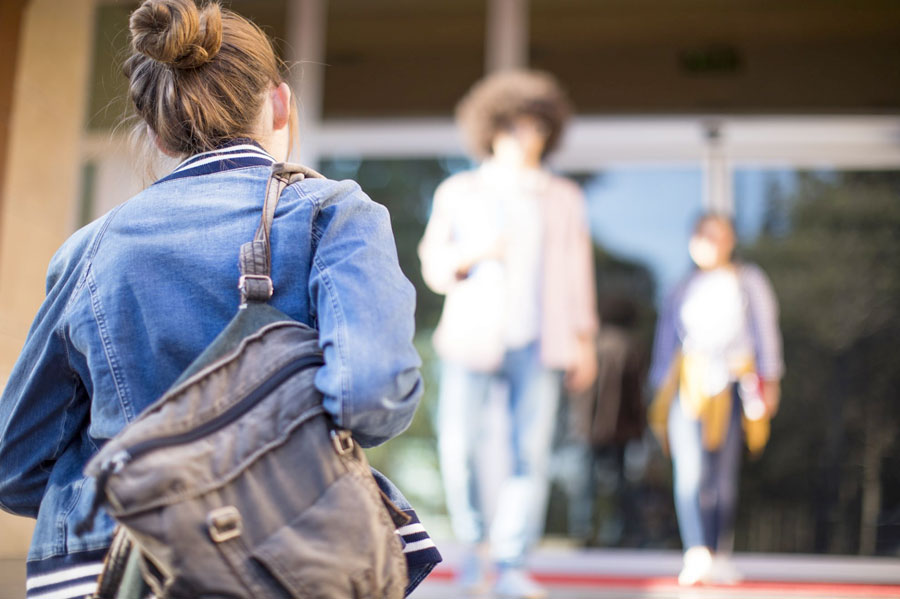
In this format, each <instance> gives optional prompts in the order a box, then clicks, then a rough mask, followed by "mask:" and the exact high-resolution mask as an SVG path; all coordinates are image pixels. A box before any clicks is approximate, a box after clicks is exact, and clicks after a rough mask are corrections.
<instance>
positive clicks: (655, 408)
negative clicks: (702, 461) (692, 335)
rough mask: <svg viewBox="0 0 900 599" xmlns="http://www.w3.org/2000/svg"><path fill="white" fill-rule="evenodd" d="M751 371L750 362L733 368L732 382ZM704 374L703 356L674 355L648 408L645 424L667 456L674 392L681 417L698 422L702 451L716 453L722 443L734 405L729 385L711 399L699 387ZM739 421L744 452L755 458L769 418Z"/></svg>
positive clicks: (765, 437) (763, 443)
mask: <svg viewBox="0 0 900 599" xmlns="http://www.w3.org/2000/svg"><path fill="white" fill-rule="evenodd" d="M754 370H755V365H754V363H753V360H747V361H746V362H745V363H743V364H740V365H739V366H738V367H736V368H735V369H734V371H733V372H732V374H733V375H735V378H739V377H740V376H741V375H744V374H747V373H750V372H754ZM706 371H707V367H706V359H705V358H704V357H703V356H701V355H698V354H687V355H685V354H682V353H681V352H678V353H677V354H675V358H674V359H673V360H672V364H671V366H670V367H669V372H668V374H667V375H666V378H665V380H664V381H663V384H662V385H660V388H659V390H658V391H657V393H656V397H655V398H654V400H653V403H652V404H650V408H649V410H648V414H647V421H648V424H649V426H650V429H651V430H652V431H653V433H654V434H655V435H656V437H657V439H659V441H660V443H661V444H662V446H663V449H664V451H666V452H667V453H668V437H667V435H668V421H669V409H670V408H671V405H672V401H673V400H674V398H675V393H676V391H677V392H678V396H679V398H680V401H681V406H682V409H683V410H684V411H685V413H686V414H687V415H688V416H689V417H691V418H693V419H695V420H699V421H700V422H701V431H702V435H703V447H704V448H705V449H706V450H708V451H716V450H718V449H719V448H720V447H721V446H722V442H723V441H724V440H725V435H726V434H727V432H728V423H729V422H730V421H731V410H732V406H733V405H734V402H733V400H732V389H731V385H728V386H727V387H725V389H723V390H722V391H721V392H720V393H717V394H715V395H712V396H711V395H709V394H707V393H706V392H705V391H704V385H703V383H704V376H705V373H706ZM742 420H743V427H744V438H745V440H746V443H747V448H748V449H749V450H750V453H751V454H752V455H754V456H756V455H759V454H760V453H762V450H763V449H764V448H765V446H766V443H767V442H768V440H769V431H770V422H769V417H768V416H764V417H763V418H760V419H759V420H750V419H748V418H747V417H746V416H744V415H743V414H742Z"/></svg>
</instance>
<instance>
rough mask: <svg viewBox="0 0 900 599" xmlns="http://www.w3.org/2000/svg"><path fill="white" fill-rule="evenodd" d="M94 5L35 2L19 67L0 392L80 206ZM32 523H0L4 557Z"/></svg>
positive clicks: (89, 0)
mask: <svg viewBox="0 0 900 599" xmlns="http://www.w3.org/2000/svg"><path fill="white" fill-rule="evenodd" d="M93 4H94V0H66V1H65V2H60V1H59V0H31V1H30V2H29V4H28V6H27V8H26V10H25V15H24V21H23V23H22V25H23V27H22V30H21V42H20V46H19V54H18V57H17V60H18V62H17V67H16V76H15V87H14V89H13V98H12V112H11V118H10V128H9V151H8V153H7V163H6V169H5V171H6V177H5V180H4V181H3V192H2V197H3V198H4V202H3V206H2V218H0V382H2V383H4V384H5V381H6V378H7V377H8V375H9V372H10V369H11V368H12V366H13V364H14V363H15V360H16V357H17V355H18V352H19V350H20V348H21V347H22V343H23V341H24V339H25V335H26V333H27V331H28V327H29V326H30V324H31V319H32V318H33V316H34V314H35V312H36V311H37V308H38V306H39V305H40V303H41V300H42V299H43V294H44V275H45V273H46V269H47V263H48V262H49V260H50V257H51V256H52V255H53V252H54V251H55V250H56V248H57V247H58V246H59V245H60V243H62V241H63V240H64V239H65V238H66V236H67V235H68V234H69V233H70V232H71V228H72V221H73V219H72V215H73V210H74V207H75V206H77V202H78V190H79V183H80V181H79V173H80V165H81V142H82V131H83V124H84V111H85V104H86V93H87V82H88V80H89V77H88V75H89V72H88V70H89V63H90V54H91V42H92V39H93V34H92V30H93V27H92V25H93ZM30 529H31V522H30V521H29V520H25V519H21V518H15V517H12V516H8V515H6V514H0V531H2V533H0V557H8V556H18V555H23V554H24V552H25V549H26V546H27V540H28V538H29V536H30Z"/></svg>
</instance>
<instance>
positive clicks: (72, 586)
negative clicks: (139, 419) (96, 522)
mask: <svg viewBox="0 0 900 599" xmlns="http://www.w3.org/2000/svg"><path fill="white" fill-rule="evenodd" d="M403 513H405V514H406V515H407V516H409V518H410V520H409V523H408V524H405V525H404V526H401V527H400V528H398V529H397V530H396V531H395V532H396V534H397V535H398V536H399V537H400V538H401V539H402V540H403V555H404V557H405V558H406V564H407V567H408V569H410V570H412V569H415V568H416V567H421V566H424V565H427V564H436V563H438V562H440V561H441V559H442V558H441V554H440V552H439V551H438V549H437V547H436V546H435V544H434V541H433V540H432V539H431V537H430V536H429V535H428V531H426V530H425V526H423V525H422V523H421V522H420V521H419V517H418V516H416V512H415V511H414V510H411V509H408V510H403ZM105 553H106V551H105V550H102V551H99V552H98V551H92V552H87V553H74V554H71V555H67V556H65V557H60V558H53V559H49V560H44V561H38V562H29V563H28V579H27V581H26V583H25V589H26V599H80V598H82V597H85V596H87V595H92V594H93V593H95V592H96V591H97V577H98V576H100V572H101V571H102V570H103V558H104V556H105Z"/></svg>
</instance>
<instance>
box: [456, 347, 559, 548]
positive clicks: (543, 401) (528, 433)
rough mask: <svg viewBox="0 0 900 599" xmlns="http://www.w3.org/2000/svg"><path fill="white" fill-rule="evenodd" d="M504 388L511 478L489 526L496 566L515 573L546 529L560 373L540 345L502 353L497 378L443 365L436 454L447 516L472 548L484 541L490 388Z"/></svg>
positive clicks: (502, 491)
mask: <svg viewBox="0 0 900 599" xmlns="http://www.w3.org/2000/svg"><path fill="white" fill-rule="evenodd" d="M495 379H500V380H501V381H504V382H506V383H507V384H508V385H509V401H508V403H507V409H508V413H509V419H510V432H511V435H510V438H509V440H508V442H509V447H510V453H511V455H512V462H513V463H512V471H511V473H510V475H509V477H508V478H507V479H506V480H505V481H503V483H502V484H501V485H500V493H499V497H498V502H499V506H498V509H497V510H496V515H495V517H494V521H493V522H492V524H491V527H490V542H491V550H492V554H493V557H494V559H495V560H496V561H497V562H498V563H500V564H503V565H509V566H520V565H522V563H523V562H524V559H525V554H526V552H527V550H528V549H529V548H530V547H531V546H532V545H533V544H534V543H535V542H536V541H537V540H538V538H539V537H540V535H541V533H542V532H543V528H544V518H545V512H546V507H547V491H548V470H549V462H550V448H551V444H552V440H553V431H554V427H555V422H556V409H557V406H558V404H559V395H560V383H561V373H559V372H558V371H555V370H549V369H547V368H545V367H544V366H543V365H542V364H541V362H540V351H539V347H538V344H537V343H536V342H535V343H532V344H530V345H527V346H525V347H523V348H521V349H515V350H510V351H508V352H507V353H506V355H505V357H504V360H503V364H502V365H501V367H500V368H499V369H498V370H497V372H494V373H484V372H473V371H471V370H469V369H467V368H465V367H463V366H460V365H458V364H453V363H444V364H443V372H442V377H441V391H440V400H439V406H438V448H439V452H440V460H441V472H442V474H443V479H444V490H445V492H446V495H447V509H448V511H449V512H450V520H451V524H452V526H453V531H454V533H455V534H456V536H457V538H458V539H459V540H461V541H463V542H465V543H468V544H476V543H480V542H482V541H484V540H485V539H486V538H487V531H486V527H485V515H484V514H485V510H484V508H483V506H482V505H481V501H480V489H479V487H478V471H477V467H476V466H477V457H478V449H479V447H480V443H481V439H483V438H484V435H490V434H494V433H493V431H490V430H483V429H484V427H483V426H481V425H482V423H483V421H484V414H485V411H486V405H487V400H488V396H489V392H490V387H491V382H492V381H493V380H495Z"/></svg>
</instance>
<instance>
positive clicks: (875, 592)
mask: <svg viewBox="0 0 900 599" xmlns="http://www.w3.org/2000/svg"><path fill="white" fill-rule="evenodd" d="M454 575H455V573H454V571H453V570H450V569H446V568H438V569H436V570H435V571H434V572H432V574H431V576H429V578H430V579H433V580H440V581H447V582H449V581H451V580H453V578H454ZM533 575H534V577H535V578H536V579H537V580H538V581H540V582H541V583H543V584H545V585H548V586H558V587H588V588H590V587H593V588H613V589H644V590H649V589H655V590H670V589H679V588H681V587H679V586H678V583H677V581H676V580H675V578H674V577H673V578H635V577H623V576H602V575H590V574H549V573H540V572H534V573H533ZM698 588H707V589H708V588H723V589H724V588H728V589H733V590H745V591H754V592H758V593H772V594H776V595H777V594H780V595H784V593H791V594H799V593H804V594H810V593H817V594H824V595H843V596H845V597H865V598H870V599H875V598H876V597H894V598H897V597H900V585H895V584H856V583H839V582H780V581H774V580H772V581H759V580H752V581H744V582H742V583H740V584H737V585H733V586H728V587H715V586H712V585H705V586H702V587H698Z"/></svg>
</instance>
